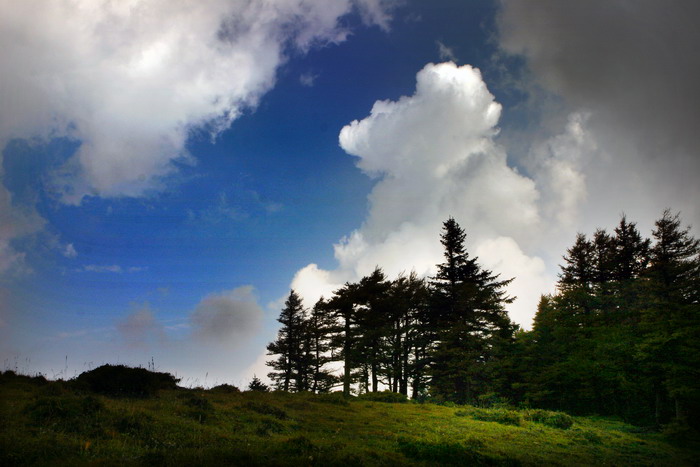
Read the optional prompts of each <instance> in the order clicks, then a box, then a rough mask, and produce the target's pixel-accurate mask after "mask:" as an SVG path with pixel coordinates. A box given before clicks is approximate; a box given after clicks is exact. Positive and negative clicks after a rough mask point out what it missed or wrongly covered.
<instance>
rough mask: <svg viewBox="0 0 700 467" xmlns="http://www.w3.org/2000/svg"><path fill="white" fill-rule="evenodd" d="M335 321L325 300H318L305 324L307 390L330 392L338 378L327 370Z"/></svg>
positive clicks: (330, 359)
mask: <svg viewBox="0 0 700 467" xmlns="http://www.w3.org/2000/svg"><path fill="white" fill-rule="evenodd" d="M334 329H335V320H334V319H333V317H332V316H331V314H330V312H329V309H328V305H327V303H326V302H325V300H324V299H323V298H321V299H320V300H318V302H316V304H315V305H314V307H313V308H312V309H311V311H310V312H309V315H308V318H307V319H306V321H305V322H304V342H305V344H304V349H305V354H306V362H307V366H306V367H307V369H308V372H309V374H308V376H307V380H308V387H307V389H308V390H310V391H311V392H314V393H321V392H328V391H329V390H330V389H331V388H332V387H333V386H334V385H335V383H336V382H337V378H336V376H335V375H333V373H332V372H331V371H330V370H328V369H327V368H326V365H327V364H328V363H329V362H331V361H332V358H331V356H330V355H329V352H330V350H331V345H330V340H331V336H332V333H333V331H334Z"/></svg>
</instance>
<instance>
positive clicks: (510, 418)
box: [471, 409, 523, 426]
mask: <svg viewBox="0 0 700 467" xmlns="http://www.w3.org/2000/svg"><path fill="white" fill-rule="evenodd" d="M471 416H472V418H473V419H475V420H481V421H484V422H496V423H500V424H501V425H514V426H520V425H522V424H523V418H522V416H521V415H520V413H519V412H516V411H514V410H508V409H476V410H474V412H472V414H471Z"/></svg>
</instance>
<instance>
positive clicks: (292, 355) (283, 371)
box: [267, 290, 305, 391]
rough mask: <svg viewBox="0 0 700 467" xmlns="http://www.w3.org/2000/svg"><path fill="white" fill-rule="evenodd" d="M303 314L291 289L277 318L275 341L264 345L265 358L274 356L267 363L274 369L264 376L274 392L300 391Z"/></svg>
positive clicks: (303, 369) (300, 303) (302, 383)
mask: <svg viewBox="0 0 700 467" xmlns="http://www.w3.org/2000/svg"><path fill="white" fill-rule="evenodd" d="M304 313H305V310H304V306H303V304H302V301H301V297H299V295H298V294H297V293H296V292H295V291H294V290H292V291H291V292H290V293H289V297H288V298H287V300H286V301H285V304H284V308H283V309H282V312H281V313H280V316H279V318H277V321H279V322H280V323H281V324H282V327H281V328H280V330H279V331H278V333H277V339H276V340H275V341H274V342H271V343H270V344H268V346H267V355H273V356H274V355H277V356H278V357H277V358H276V359H275V360H270V361H268V362H267V365H268V366H270V367H272V369H273V370H274V371H271V372H270V373H268V377H269V378H270V379H271V380H272V381H273V382H274V384H275V387H276V388H277V389H278V390H282V391H291V390H296V391H301V390H304V375H305V354H304V351H303V335H304Z"/></svg>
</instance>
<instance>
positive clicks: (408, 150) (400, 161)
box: [292, 63, 551, 326]
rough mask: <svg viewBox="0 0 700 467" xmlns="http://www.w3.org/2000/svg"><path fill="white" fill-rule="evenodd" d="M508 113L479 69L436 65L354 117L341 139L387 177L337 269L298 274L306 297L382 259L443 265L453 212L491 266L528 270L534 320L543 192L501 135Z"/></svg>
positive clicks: (525, 296) (340, 248) (387, 263)
mask: <svg viewBox="0 0 700 467" xmlns="http://www.w3.org/2000/svg"><path fill="white" fill-rule="evenodd" d="M500 112H501V106H500V105H499V104H498V103H497V102H495V100H494V97H493V96H492V95H491V93H490V92H489V91H488V89H487V88H486V85H485V84H484V82H483V80H482V78H481V74H480V72H479V70H477V69H475V68H472V67H470V66H467V65H465V66H461V67H458V66H456V65H455V64H454V63H441V64H437V65H434V64H429V65H427V66H426V67H425V68H424V69H423V70H421V71H420V72H419V73H418V74H417V84H416V92H415V94H414V95H412V96H405V97H402V98H400V99H399V100H398V101H377V102H376V103H375V104H374V106H373V108H372V110H371V112H370V115H369V116H367V117H366V118H364V119H362V120H360V121H354V122H352V123H350V124H349V125H347V126H345V127H344V128H343V129H342V130H341V132H340V145H341V146H342V148H343V149H344V150H345V151H346V152H348V153H350V154H352V155H354V156H357V157H358V162H357V165H358V167H359V168H360V169H362V170H363V171H364V172H365V173H367V174H369V175H371V176H373V177H377V178H379V181H378V182H377V184H376V185H375V187H374V189H373V190H372V192H371V193H370V195H369V201H370V210H369V213H368V216H367V218H366V219H365V221H364V223H363V225H362V227H361V228H359V229H357V230H355V231H354V232H352V233H351V234H350V235H348V236H347V237H346V238H344V239H342V240H341V241H340V242H339V243H338V244H336V245H335V257H336V259H337V260H338V265H339V266H338V269H337V270H334V271H324V270H321V269H319V268H318V267H317V266H316V265H313V264H312V265H309V266H307V267H306V268H304V269H302V270H301V271H299V272H298V273H297V275H296V276H295V278H294V280H293V282H292V287H293V288H295V289H296V290H298V291H299V293H300V294H301V295H302V296H303V297H304V298H305V300H306V303H307V305H309V304H310V303H309V302H311V303H312V302H313V300H315V299H316V298H317V297H318V295H320V294H327V293H328V290H330V289H332V288H333V287H335V286H337V285H338V284H340V283H342V282H343V281H345V280H357V279H359V278H360V277H361V276H363V275H366V274H368V273H370V272H371V271H372V269H373V268H374V267H375V266H377V265H378V266H381V267H383V268H384V270H385V271H386V272H387V273H388V274H389V275H390V276H395V275H396V274H398V273H399V272H402V271H404V272H409V271H411V270H412V269H415V270H416V272H417V273H418V274H420V275H427V274H431V273H434V268H435V264H437V263H440V262H441V261H442V247H441V245H440V242H439V234H440V229H441V226H442V222H443V221H445V220H446V219H447V218H448V217H449V216H454V217H455V218H456V219H457V221H458V222H459V223H460V224H461V225H462V227H463V228H464V229H465V230H466V232H467V235H468V237H467V247H468V250H469V251H470V252H472V254H474V252H477V253H478V254H479V255H480V262H481V263H482V264H483V265H484V266H485V267H489V268H493V270H494V272H496V273H503V277H504V278H506V277H510V276H517V277H521V279H519V280H518V281H517V282H514V283H513V286H512V287H511V293H513V294H514V295H518V296H519V300H518V301H517V302H516V304H514V305H513V306H512V309H513V311H514V312H513V314H512V316H513V318H514V319H515V320H517V321H518V322H519V323H520V324H522V325H524V326H529V325H530V319H531V317H532V316H533V314H534V311H535V308H536V304H537V300H538V299H539V294H540V293H541V292H545V291H547V290H546V287H545V289H544V290H543V287H544V286H545V285H546V284H549V283H551V276H550V275H549V274H548V272H547V270H546V267H545V265H544V262H543V261H542V260H541V259H540V258H538V257H536V256H535V255H533V254H531V253H528V251H531V250H533V249H535V247H536V244H537V241H536V240H537V238H538V233H539V232H540V231H541V230H542V227H543V225H542V221H543V219H542V218H541V216H540V212H539V209H540V208H539V204H538V200H539V192H538V190H537V189H536V184H535V182H534V181H533V180H531V179H529V178H527V177H524V176H522V175H520V174H519V173H518V172H517V171H516V170H514V169H512V168H510V167H509V166H508V164H507V159H506V154H505V152H504V151H503V149H502V148H501V147H499V146H498V145H497V144H496V143H495V142H494V137H495V136H496V135H497V133H498V130H497V128H496V125H497V123H498V119H499V117H500ZM340 279H342V280H340ZM314 292H315V293H314Z"/></svg>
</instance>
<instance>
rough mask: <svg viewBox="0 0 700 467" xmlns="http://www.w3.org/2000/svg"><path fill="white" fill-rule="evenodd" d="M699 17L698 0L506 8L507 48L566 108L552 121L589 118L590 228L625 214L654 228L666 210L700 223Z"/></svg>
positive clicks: (547, 1) (503, 39) (551, 115)
mask: <svg viewBox="0 0 700 467" xmlns="http://www.w3.org/2000/svg"><path fill="white" fill-rule="evenodd" d="M698 15H700V4H699V3H698V2H694V1H692V0H688V1H684V0H680V1H674V2H658V1H653V0H640V1H635V2H630V1H625V0H594V1H586V2H561V1H556V0H544V1H539V0H538V1H530V2H522V1H505V2H503V6H502V10H501V13H500V15H499V21H498V24H499V41H500V45H501V48H502V50H504V51H505V52H507V53H510V54H515V55H520V56H521V57H523V58H524V59H525V63H526V65H527V67H528V69H529V70H530V72H531V74H530V75H529V76H530V77H531V79H532V83H531V84H533V85H536V86H540V87H542V88H544V89H545V90H546V91H548V92H549V93H551V94H553V95H556V96H558V97H559V98H560V100H561V101H562V102H563V104H564V105H563V108H560V109H557V111H556V112H553V111H552V109H549V108H545V109H540V110H541V113H542V115H541V119H542V121H544V122H547V121H557V120H560V119H561V116H562V115H567V114H570V113H581V112H584V113H587V114H588V115H589V118H588V119H587V121H586V127H587V132H588V136H587V137H588V138H589V139H590V140H592V141H594V142H595V145H596V150H595V151H590V152H588V153H587V154H586V157H585V159H584V160H582V161H581V163H580V164H579V172H580V174H581V175H582V176H583V179H585V185H586V191H587V193H588V196H587V200H586V202H585V203H583V204H582V206H581V214H582V216H583V222H585V224H586V225H585V230H590V229H592V228H593V227H595V224H598V225H601V224H600V223H601V222H602V223H603V224H602V225H603V226H609V225H611V223H614V222H616V218H617V216H619V214H620V212H622V211H625V212H627V214H629V215H630V218H633V219H639V218H641V219H640V220H643V221H645V222H644V223H645V224H647V225H648V224H649V223H650V221H651V220H652V219H655V218H657V217H658V216H659V215H660V213H661V211H662V210H663V208H664V207H665V206H672V207H673V208H674V209H679V210H681V211H682V212H683V215H684V218H685V219H686V220H688V221H690V222H691V223H693V224H696V225H697V223H698V222H700V205H698V203H697V202H696V200H697V199H700V185H699V184H698V183H697V175H698V174H699V173H700V158H699V157H698V151H700V133H699V132H698V131H697V126H698V122H700V88H698V86H697V81H698V77H699V76H700V55H698V54H697V53H696V52H695V50H696V49H697V47H698V46H699V45H700V29H698V28H697V24H696V18H698ZM557 113H558V114H559V115H557ZM555 131H558V130H555ZM538 144H539V143H538V142H535V145H538ZM552 168H554V167H552ZM559 169H561V171H562V177H564V178H566V177H568V176H569V175H571V174H569V175H566V174H565V173H564V172H566V171H568V170H569V169H570V167H559ZM579 181H580V179H579ZM574 183H575V184H579V182H576V181H575V182H574Z"/></svg>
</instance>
